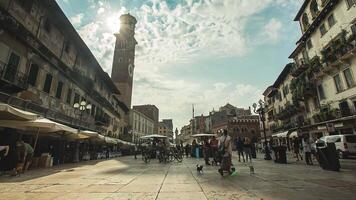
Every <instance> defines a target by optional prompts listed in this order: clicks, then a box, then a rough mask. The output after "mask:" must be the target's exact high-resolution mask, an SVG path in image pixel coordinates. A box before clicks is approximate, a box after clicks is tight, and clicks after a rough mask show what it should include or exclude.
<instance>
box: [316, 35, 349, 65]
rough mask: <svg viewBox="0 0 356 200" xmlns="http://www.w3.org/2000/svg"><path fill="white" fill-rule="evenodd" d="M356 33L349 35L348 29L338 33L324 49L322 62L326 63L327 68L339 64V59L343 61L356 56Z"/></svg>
mask: <svg viewBox="0 0 356 200" xmlns="http://www.w3.org/2000/svg"><path fill="white" fill-rule="evenodd" d="M355 47H356V34H354V33H352V34H351V35H350V36H349V37H347V32H346V30H343V31H342V32H341V33H339V34H338V36H336V37H335V38H334V39H333V40H332V41H331V42H330V43H329V44H328V45H327V47H325V48H324V49H323V50H322V51H321V54H322V62H323V63H324V64H325V65H326V67H324V68H325V69H330V67H333V66H337V65H339V64H340V62H338V61H343V60H347V59H349V58H351V57H352V56H354V53H355V52H356V48H355Z"/></svg>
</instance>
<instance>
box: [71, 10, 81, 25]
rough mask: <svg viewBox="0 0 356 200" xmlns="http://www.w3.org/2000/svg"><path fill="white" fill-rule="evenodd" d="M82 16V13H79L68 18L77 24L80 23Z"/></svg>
mask: <svg viewBox="0 0 356 200" xmlns="http://www.w3.org/2000/svg"><path fill="white" fill-rule="evenodd" d="M83 18H84V13H79V14H77V15H75V16H74V17H71V18H70V19H69V20H70V22H71V23H72V24H73V25H74V26H77V25H80V24H81V23H82V20H83Z"/></svg>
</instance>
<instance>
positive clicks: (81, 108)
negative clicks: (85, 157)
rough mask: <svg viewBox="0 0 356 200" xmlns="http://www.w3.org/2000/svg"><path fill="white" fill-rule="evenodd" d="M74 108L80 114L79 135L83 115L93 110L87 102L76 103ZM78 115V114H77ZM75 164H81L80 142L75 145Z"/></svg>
mask: <svg viewBox="0 0 356 200" xmlns="http://www.w3.org/2000/svg"><path fill="white" fill-rule="evenodd" d="M73 108H74V109H75V112H77V113H78V115H79V116H80V118H79V119H80V120H79V125H78V134H79V133H80V128H81V127H80V125H81V123H82V118H83V113H84V112H86V111H87V110H91V108H92V107H91V104H88V103H87V102H86V101H81V102H80V103H75V104H74V105H73ZM77 113H76V114H77ZM73 162H79V142H76V143H75V154H74V159H73Z"/></svg>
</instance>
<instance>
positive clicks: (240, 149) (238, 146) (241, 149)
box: [236, 137, 245, 162]
mask: <svg viewBox="0 0 356 200" xmlns="http://www.w3.org/2000/svg"><path fill="white" fill-rule="evenodd" d="M236 150H237V153H238V155H239V162H241V156H242V159H243V161H244V162H245V157H244V142H243V140H242V139H241V137H238V138H237V140H236Z"/></svg>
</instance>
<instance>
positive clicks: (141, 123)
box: [130, 109, 154, 142]
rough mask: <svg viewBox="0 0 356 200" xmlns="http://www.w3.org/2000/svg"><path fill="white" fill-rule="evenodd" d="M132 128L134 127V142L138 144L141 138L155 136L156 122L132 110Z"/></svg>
mask: <svg viewBox="0 0 356 200" xmlns="http://www.w3.org/2000/svg"><path fill="white" fill-rule="evenodd" d="M130 126H131V127H132V142H138V141H139V140H140V137H142V136H145V135H150V134H153V127H154V121H153V120H152V119H151V118H149V117H147V116H146V115H145V114H143V113H141V112H139V111H137V110H135V109H132V110H131V111H130Z"/></svg>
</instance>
